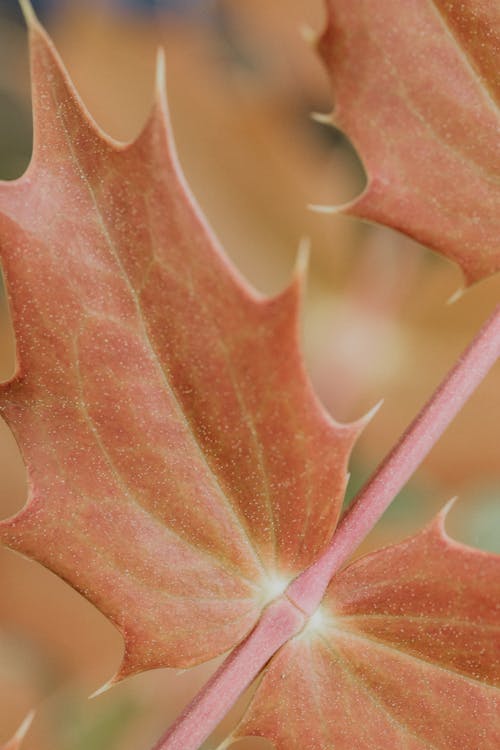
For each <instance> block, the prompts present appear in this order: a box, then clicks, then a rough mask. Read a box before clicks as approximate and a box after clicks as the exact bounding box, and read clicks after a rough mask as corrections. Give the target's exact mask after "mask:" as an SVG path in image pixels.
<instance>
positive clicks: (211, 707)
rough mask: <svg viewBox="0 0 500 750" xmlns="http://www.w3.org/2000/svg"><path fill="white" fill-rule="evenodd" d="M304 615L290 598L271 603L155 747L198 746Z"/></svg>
mask: <svg viewBox="0 0 500 750" xmlns="http://www.w3.org/2000/svg"><path fill="white" fill-rule="evenodd" d="M305 620H306V618H305V616H304V614H303V613H302V612H300V611H299V610H298V609H297V608H296V607H295V606H294V605H293V604H292V603H291V602H290V601H289V600H288V599H286V598H281V599H278V600H277V601H275V602H273V603H272V604H270V605H269V606H268V607H267V608H266V609H265V610H264V612H263V614H262V617H261V618H260V620H259V622H258V623H257V625H256V626H255V628H254V629H253V630H252V632H251V633H250V634H249V635H248V636H247V637H246V638H245V640H244V641H243V642H242V643H240V645H239V646H237V647H236V648H235V649H234V651H232V652H231V653H230V654H229V656H228V657H227V659H226V660H225V661H224V663H223V664H222V665H221V666H220V667H219V669H218V670H217V671H216V672H215V674H214V675H213V676H212V677H211V678H210V680H209V681H208V682H207V683H206V685H205V686H204V687H203V688H202V689H201V690H200V692H199V693H198V695H197V696H196V697H195V698H194V700H193V701H192V702H191V703H190V705H189V706H188V707H187V708H186V709H185V710H184V711H183V713H182V714H181V715H180V716H179V718H178V719H177V721H176V722H175V723H174V724H172V726H171V727H170V729H168V730H167V732H166V733H165V734H164V735H163V737H162V738H161V739H160V740H159V741H158V743H157V744H156V745H155V746H154V748H153V750H197V748H198V747H199V746H200V745H201V743H202V742H203V741H204V740H206V738H207V737H208V735H209V734H210V733H211V732H212V730H213V729H215V727H216V726H217V724H218V723H219V721H220V720H221V719H223V718H224V716H225V715H226V713H227V712H228V710H229V709H230V708H231V706H232V705H233V704H234V703H235V702H236V700H237V699H238V698H239V696H240V695H241V693H242V692H243V691H244V690H245V688H247V687H248V686H249V685H250V683H251V682H252V681H253V680H254V679H255V677H256V675H258V674H259V672H260V671H261V669H262V667H263V666H264V665H265V664H266V662H267V661H269V659H270V658H271V656H273V654H275V653H276V651H277V650H278V649H279V648H280V647H281V646H282V645H283V644H284V643H286V642H287V641H288V640H290V638H291V637H292V636H294V635H295V634H296V633H298V632H299V631H300V630H301V629H302V627H303V625H304V623H305Z"/></svg>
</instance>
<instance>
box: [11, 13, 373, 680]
mask: <svg viewBox="0 0 500 750" xmlns="http://www.w3.org/2000/svg"><path fill="white" fill-rule="evenodd" d="M28 16H29V17H30V38H31V54H32V77H33V102H34V130H35V136H34V155H33V159H32V162H31V165H30V167H29V169H28V171H27V172H26V174H25V175H24V176H23V177H22V178H20V179H19V180H17V181H15V182H13V183H2V184H1V185H0V212H1V213H0V253H1V261H2V267H3V271H4V274H5V278H6V285H7V290H8V295H9V299H10V305H11V310H12V316H13V321H14V328H15V333H16V337H17V353H18V360H19V368H18V373H17V375H16V376H15V378H14V379H13V380H12V382H10V383H9V384H7V385H6V386H5V387H4V388H3V390H2V392H1V396H0V409H1V414H2V415H3V416H4V417H5V419H6V420H7V422H8V424H9V425H10V427H11V428H12V430H13V432H14V434H15V436H16V439H17V441H18V443H19V445H20V448H21V451H22V454H23V457H24V460H25V463H26V466H27V470H28V478H29V497H28V502H27V505H26V506H25V508H24V509H23V510H22V511H21V512H20V513H19V514H18V515H16V516H15V517H13V518H12V519H9V520H7V521H5V522H3V523H2V524H1V526H0V538H1V539H2V541H3V542H4V543H5V544H7V545H8V546H10V547H11V548H13V549H15V550H18V551H20V552H22V553H23V554H25V555H28V556H30V557H33V558H35V559H37V560H38V561H40V562H41V563H43V564H44V565H46V566H47V567H48V568H50V569H51V570H53V571H55V572H56V573H57V574H58V575H60V576H61V577H63V578H64V579H66V580H67V581H69V583H71V584H72V585H73V586H74V587H75V588H76V589H78V590H79V591H80V592H82V593H83V594H84V595H85V596H86V597H87V598H88V599H89V600H90V601H92V602H93V603H94V604H95V605H96V606H97V607H99V609H100V610H101V611H102V612H103V613H104V614H106V615H107V616H108V617H109V618H110V619H111V620H112V621H113V622H114V623H115V624H116V625H117V626H118V628H119V629H120V630H121V631H122V633H123V636H124V640H125V656H124V660H123V664H122V666H121V669H120V672H119V676H124V675H126V674H130V673H132V672H136V671H139V670H142V669H146V668H151V667H157V666H166V665H168V666H188V665H191V664H194V663H197V662H200V661H202V660H205V659H208V658H211V657H212V656H214V655H216V654H219V653H221V652H223V651H225V650H227V649H228V648H230V647H231V646H233V645H234V644H235V643H237V642H238V641H239V640H240V639H241V638H243V636H244V635H245V634H246V633H247V632H248V631H249V629H250V628H251V627H252V626H253V624H254V623H255V621H256V620H257V619H258V617H259V614H260V612H261V610H262V607H263V606H264V604H265V603H266V602H267V601H268V600H269V599H270V598H272V597H273V596H274V595H275V594H276V593H278V592H279V591H280V590H282V589H283V588H284V586H285V585H286V583H287V581H288V580H290V578H291V577H293V576H294V575H296V574H297V573H298V572H300V571H301V570H302V569H303V568H304V567H305V566H307V565H308V564H309V563H310V562H311V561H312V560H313V559H314V558H315V557H316V556H317V555H318V553H319V552H320V551H321V549H322V548H323V547H324V546H325V545H326V543H327V542H328V540H329V539H330V537H331V534H332V532H333V530H334V527H335V524H336V521H337V517H338V514H339V509H340V505H341V502H342V495H343V490H344V485H345V481H346V462H347V458H348V454H349V452H350V449H351V446H352V443H353V441H354V439H355V437H356V435H357V433H358V432H359V430H360V428H361V426H362V424H361V423H359V424H356V425H339V424H336V423H334V422H333V421H332V420H331V419H330V418H329V417H328V416H327V415H326V413H325V412H324V411H323V409H322V407H321V406H320V405H319V403H318V402H317V399H316V398H315V396H314V394H313V392H312V390H311V387H310V384H309V381H308V379H307V376H306V374H305V371H304V367H303V363H302V359H301V356H300V353H299V347H298V306H299V297H300V274H299V273H297V274H296V276H295V278H294V280H293V283H292V284H291V286H290V287H289V288H288V289H286V290H285V291H284V292H283V293H282V294H280V295H278V296H277V297H276V298H273V299H264V298H261V297H259V296H258V295H257V294H256V293H254V292H253V291H252V290H250V289H249V288H248V287H247V286H246V285H245V284H244V282H243V281H242V280H241V279H240V278H238V276H237V275H236V273H235V271H234V270H233V269H232V268H231V267H230V265H229V263H228V262H227V260H226V259H225V258H224V257H223V256H222V254H221V251H220V249H219V248H218V246H217V242H216V240H215V239H214V238H213V237H212V235H211V233H210V231H209V229H208V228H207V226H206V225H205V223H204V221H203V219H202V218H201V216H200V214H199V211H198V209H197V208H196V206H195V204H194V202H193V199H192V197H191V196H190V194H189V191H188V189H187V187H186V185H185V184H184V181H183V178H182V176H181V173H180V169H179V166H178V164H177V160H176V156H175V153H174V149H173V145H172V140H171V135H170V133H169V128H168V124H167V116H166V108H165V102H164V98H163V90H162V77H161V66H160V68H159V70H160V75H159V85H158V91H157V98H156V104H155V106H154V109H153V112H152V114H151V116H150V118H149V120H148V122H147V124H146V126H145V127H144V129H143V131H142V132H141V134H140V135H139V136H138V138H137V139H136V140H135V141H134V142H133V143H131V144H119V143H116V142H114V141H112V140H111V139H109V138H108V137H106V136H105V135H104V134H103V133H102V132H101V131H100V130H99V129H98V127H97V126H96V125H95V124H94V123H93V121H92V120H91V118H90V116H89V115H88V113H87V112H86V111H85V109H84V107H83V105H82V103H81V102H80V101H79V99H78V96H77V94H76V93H75V91H74V89H73V87H72V85H71V83H70V81H69V79H68V77H67V74H66V73H65V72H64V70H63V68H62V64H61V63H60V61H59V60H58V57H57V55H56V52H55V50H54V49H53V47H52V44H51V43H50V41H49V40H48V38H47V37H46V35H45V33H44V31H43V30H42V29H41V28H40V26H39V25H38V23H37V21H36V19H34V18H33V17H32V13H31V12H30V11H28Z"/></svg>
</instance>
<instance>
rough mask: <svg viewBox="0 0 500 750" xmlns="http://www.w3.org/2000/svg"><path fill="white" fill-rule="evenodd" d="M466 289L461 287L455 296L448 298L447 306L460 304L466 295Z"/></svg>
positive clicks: (454, 293)
mask: <svg viewBox="0 0 500 750" xmlns="http://www.w3.org/2000/svg"><path fill="white" fill-rule="evenodd" d="M464 292H465V289H464V288H463V287H460V288H459V289H457V290H456V291H454V292H453V294H452V295H451V296H450V297H448V299H447V300H446V304H447V305H454V304H455V302H458V300H459V299H461V298H462V297H463V295H464Z"/></svg>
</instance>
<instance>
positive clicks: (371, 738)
mask: <svg viewBox="0 0 500 750" xmlns="http://www.w3.org/2000/svg"><path fill="white" fill-rule="evenodd" d="M444 518H445V512H443V513H442V514H441V515H440V516H438V518H437V520H435V521H434V522H433V523H432V524H431V525H430V526H429V527H428V528H427V529H425V530H424V531H423V532H421V533H419V534H418V535H416V536H415V537H413V538H411V539H409V540H407V541H406V542H403V543H401V544H398V545H396V546H393V547H388V548H387V549H384V550H380V551H378V552H376V553H374V554H371V555H367V556H366V557H364V558H362V559H360V560H358V561H356V562H355V563H353V564H352V565H351V566H349V567H348V568H347V569H346V570H345V571H343V572H341V573H339V574H338V575H337V576H336V577H335V578H334V579H333V580H332V583H331V585H330V587H329V590H328V592H327V595H326V597H325V599H324V602H323V604H322V605H321V609H320V610H318V612H317V614H316V615H315V616H314V618H313V620H312V621H311V623H310V625H309V626H308V628H307V629H306V630H305V631H303V633H302V634H301V635H299V636H298V637H297V638H295V639H294V640H293V641H291V642H290V643H288V644H287V645H286V646H285V647H284V648H283V649H282V650H281V651H280V652H279V653H278V654H277V655H276V656H275V657H274V658H273V660H272V661H271V663H270V666H269V667H268V669H267V672H266V673H265V676H264V678H263V681H262V683H261V685H260V687H259V689H258V691H257V693H256V695H255V697H254V699H253V702H252V704H251V705H250V708H249V710H248V713H247V715H246V717H245V718H244V719H243V721H242V724H241V725H240V727H239V728H238V730H237V732H236V734H235V737H243V736H261V737H267V738H269V739H270V740H272V741H273V742H274V743H275V746H276V748H277V749H278V750H302V748H305V747H307V749H308V750H326V748H335V750H348V749H349V750H350V749H351V748H356V750H365V749H366V750H368V749H369V750H391V749H392V748H394V750H399V749H400V748H403V747H404V748H408V750H424V749H426V748H434V749H435V750H450V749H451V748H466V747H470V748H472V747H473V748H477V750H496V748H498V747H500V606H499V602H500V556H496V555H492V554H487V553H485V552H480V551H478V550H474V549H471V548H469V547H465V546H464V545H461V544H459V543H457V542H455V541H453V540H452V539H450V538H449V537H448V536H447V535H446V533H445V531H444Z"/></svg>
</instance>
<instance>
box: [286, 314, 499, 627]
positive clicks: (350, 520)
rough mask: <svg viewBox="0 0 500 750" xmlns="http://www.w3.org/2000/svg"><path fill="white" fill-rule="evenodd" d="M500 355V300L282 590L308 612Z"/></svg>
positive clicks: (314, 607) (317, 602)
mask: <svg viewBox="0 0 500 750" xmlns="http://www.w3.org/2000/svg"><path fill="white" fill-rule="evenodd" d="M499 357H500V305H497V307H496V308H495V311H494V312H493V315H492V316H491V317H490V318H489V319H488V320H487V321H486V323H485V324H484V325H483V327H482V328H481V330H480V331H479V333H478V334H477V335H476V337H475V338H474V340H473V341H472V343H471V344H470V345H469V347H468V348H467V349H466V350H465V351H464V353H463V354H462V356H461V357H460V358H459V360H458V361H457V363H456V364H455V366H454V367H453V369H452V370H451V371H450V372H449V373H448V375H447V376H446V377H445V379H444V380H443V382H442V383H441V385H440V386H439V387H438V388H437V390H436V391H435V392H434V394H433V395H432V396H431V398H430V399H429V401H427V403H426V404H425V406H424V407H423V409H422V410H421V411H420V413H419V414H418V415H417V417H416V418H415V419H414V420H413V422H412V423H411V424H410V426H409V427H408V428H407V430H406V432H405V433H404V434H403V436H402V437H401V438H400V440H399V442H398V443H397V444H396V445H395V447H394V448H393V449H392V450H391V451H390V453H388V455H387V456H386V457H385V459H384V460H383V461H382V463H381V464H380V466H379V467H378V469H377V470H376V471H375V473H374V474H373V475H372V476H371V478H370V479H369V480H368V483H367V484H366V485H365V486H364V487H363V489H362V490H361V491H360V492H359V493H358V494H357V496H356V498H355V499H354V501H353V503H352V505H351V506H350V508H349V510H348V511H347V512H346V513H345V515H344V516H343V518H342V520H341V522H340V523H339V525H338V527H337V530H336V531H335V535H334V536H333V538H332V541H331V542H330V545H329V547H327V549H326V550H325V552H323V554H322V555H321V557H320V558H318V560H317V561H316V562H315V563H313V565H311V566H310V567H309V568H307V570H305V571H304V572H303V573H302V574H301V575H300V576H298V578H296V579H295V580H294V581H293V582H292V583H291V584H290V586H289V587H288V589H287V592H286V593H287V596H288V597H289V599H290V600H291V601H293V602H294V603H295V604H296V605H297V606H298V607H300V609H302V610H303V611H304V612H306V613H308V614H309V615H311V614H313V612H314V611H315V610H316V609H317V607H318V605H319V603H320V602H321V600H322V598H323V595H324V593H325V591H326V588H327V586H328V584H329V582H330V580H331V578H332V576H333V575H334V574H335V573H336V571H337V570H338V569H339V567H340V566H341V565H342V563H343V562H345V560H346V559H347V558H348V557H349V555H351V554H352V553H353V552H354V550H355V549H356V548H357V547H358V546H359V544H360V543H361V542H362V541H363V539H364V538H365V537H366V536H367V534H368V533H369V532H370V531H371V530H372V529H373V527H374V526H375V524H376V523H377V521H378V520H379V518H380V517H381V516H382V514H383V513H384V512H385V510H387V508H388V507H389V505H390V504H391V502H392V501H393V500H394V498H395V497H396V495H397V494H398V492H399V491H400V490H401V489H402V487H404V485H405V484H406V482H407V481H408V479H409V478H410V477H411V476H412V474H413V473H414V472H415V470H416V469H417V468H418V467H419V466H420V464H421V463H422V461H423V460H424V458H425V457H426V456H427V454H428V453H429V451H430V450H431V448H432V447H433V446H434V444H435V443H436V442H437V441H438V439H439V438H440V437H441V435H442V434H443V432H444V431H445V430H446V428H447V427H448V425H449V424H450V422H451V421H452V420H453V418H454V417H455V416H456V415H457V414H458V412H459V411H460V410H461V408H462V406H463V405H464V404H465V402H466V401H467V399H468V398H469V396H470V395H471V394H472V393H473V392H474V390H475V389H476V388H477V386H478V385H479V384H480V383H481V381H482V380H483V378H484V377H485V376H486V374H487V373H488V371H489V370H490V369H491V367H492V366H493V365H494V364H495V362H496V361H497V359H498V358H499Z"/></svg>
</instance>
